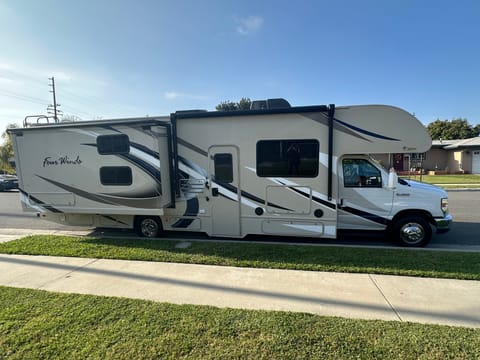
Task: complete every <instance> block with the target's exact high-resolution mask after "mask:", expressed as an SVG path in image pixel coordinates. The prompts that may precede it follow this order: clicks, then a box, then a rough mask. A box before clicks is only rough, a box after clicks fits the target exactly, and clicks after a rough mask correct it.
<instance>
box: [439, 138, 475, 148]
mask: <svg viewBox="0 0 480 360" xmlns="http://www.w3.org/2000/svg"><path fill="white" fill-rule="evenodd" d="M467 147H480V136H477V137H474V138H470V139H460V140H433V141H432V148H441V149H445V150H453V149H460V148H467Z"/></svg>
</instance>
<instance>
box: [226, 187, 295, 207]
mask: <svg viewBox="0 0 480 360" xmlns="http://www.w3.org/2000/svg"><path fill="white" fill-rule="evenodd" d="M217 185H218V186H221V187H223V188H225V189H226V190H228V191H231V192H233V193H235V194H237V191H238V189H237V188H236V187H235V186H233V185H230V184H218V183H217ZM240 195H241V196H242V197H244V198H247V199H249V200H252V201H255V202H257V203H260V204H261V205H265V204H266V205H267V206H270V207H273V208H277V209H281V210H285V211H293V210H292V209H288V208H286V207H283V206H280V205H276V204H273V203H271V202H266V201H265V200H263V199H261V198H259V197H257V196H255V195H252V194H250V193H248V192H246V191H244V190H240Z"/></svg>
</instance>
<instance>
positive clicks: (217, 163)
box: [213, 154, 233, 183]
mask: <svg viewBox="0 0 480 360" xmlns="http://www.w3.org/2000/svg"><path fill="white" fill-rule="evenodd" d="M213 163H214V167H215V181H216V182H219V183H231V182H233V161H232V154H215V155H214V156H213Z"/></svg>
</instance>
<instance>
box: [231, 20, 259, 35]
mask: <svg viewBox="0 0 480 360" xmlns="http://www.w3.org/2000/svg"><path fill="white" fill-rule="evenodd" d="M235 21H236V23H237V33H239V34H240V35H242V36H247V35H251V34H254V33H256V32H257V31H258V30H260V28H261V27H262V25H263V17H261V16H255V15H251V16H249V17H246V18H242V19H236V20H235Z"/></svg>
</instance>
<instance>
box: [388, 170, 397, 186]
mask: <svg viewBox="0 0 480 360" xmlns="http://www.w3.org/2000/svg"><path fill="white" fill-rule="evenodd" d="M397 183H398V175H397V173H396V172H395V170H394V169H393V168H392V169H390V172H389V173H388V185H387V187H388V188H389V189H395V188H396V187H397Z"/></svg>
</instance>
